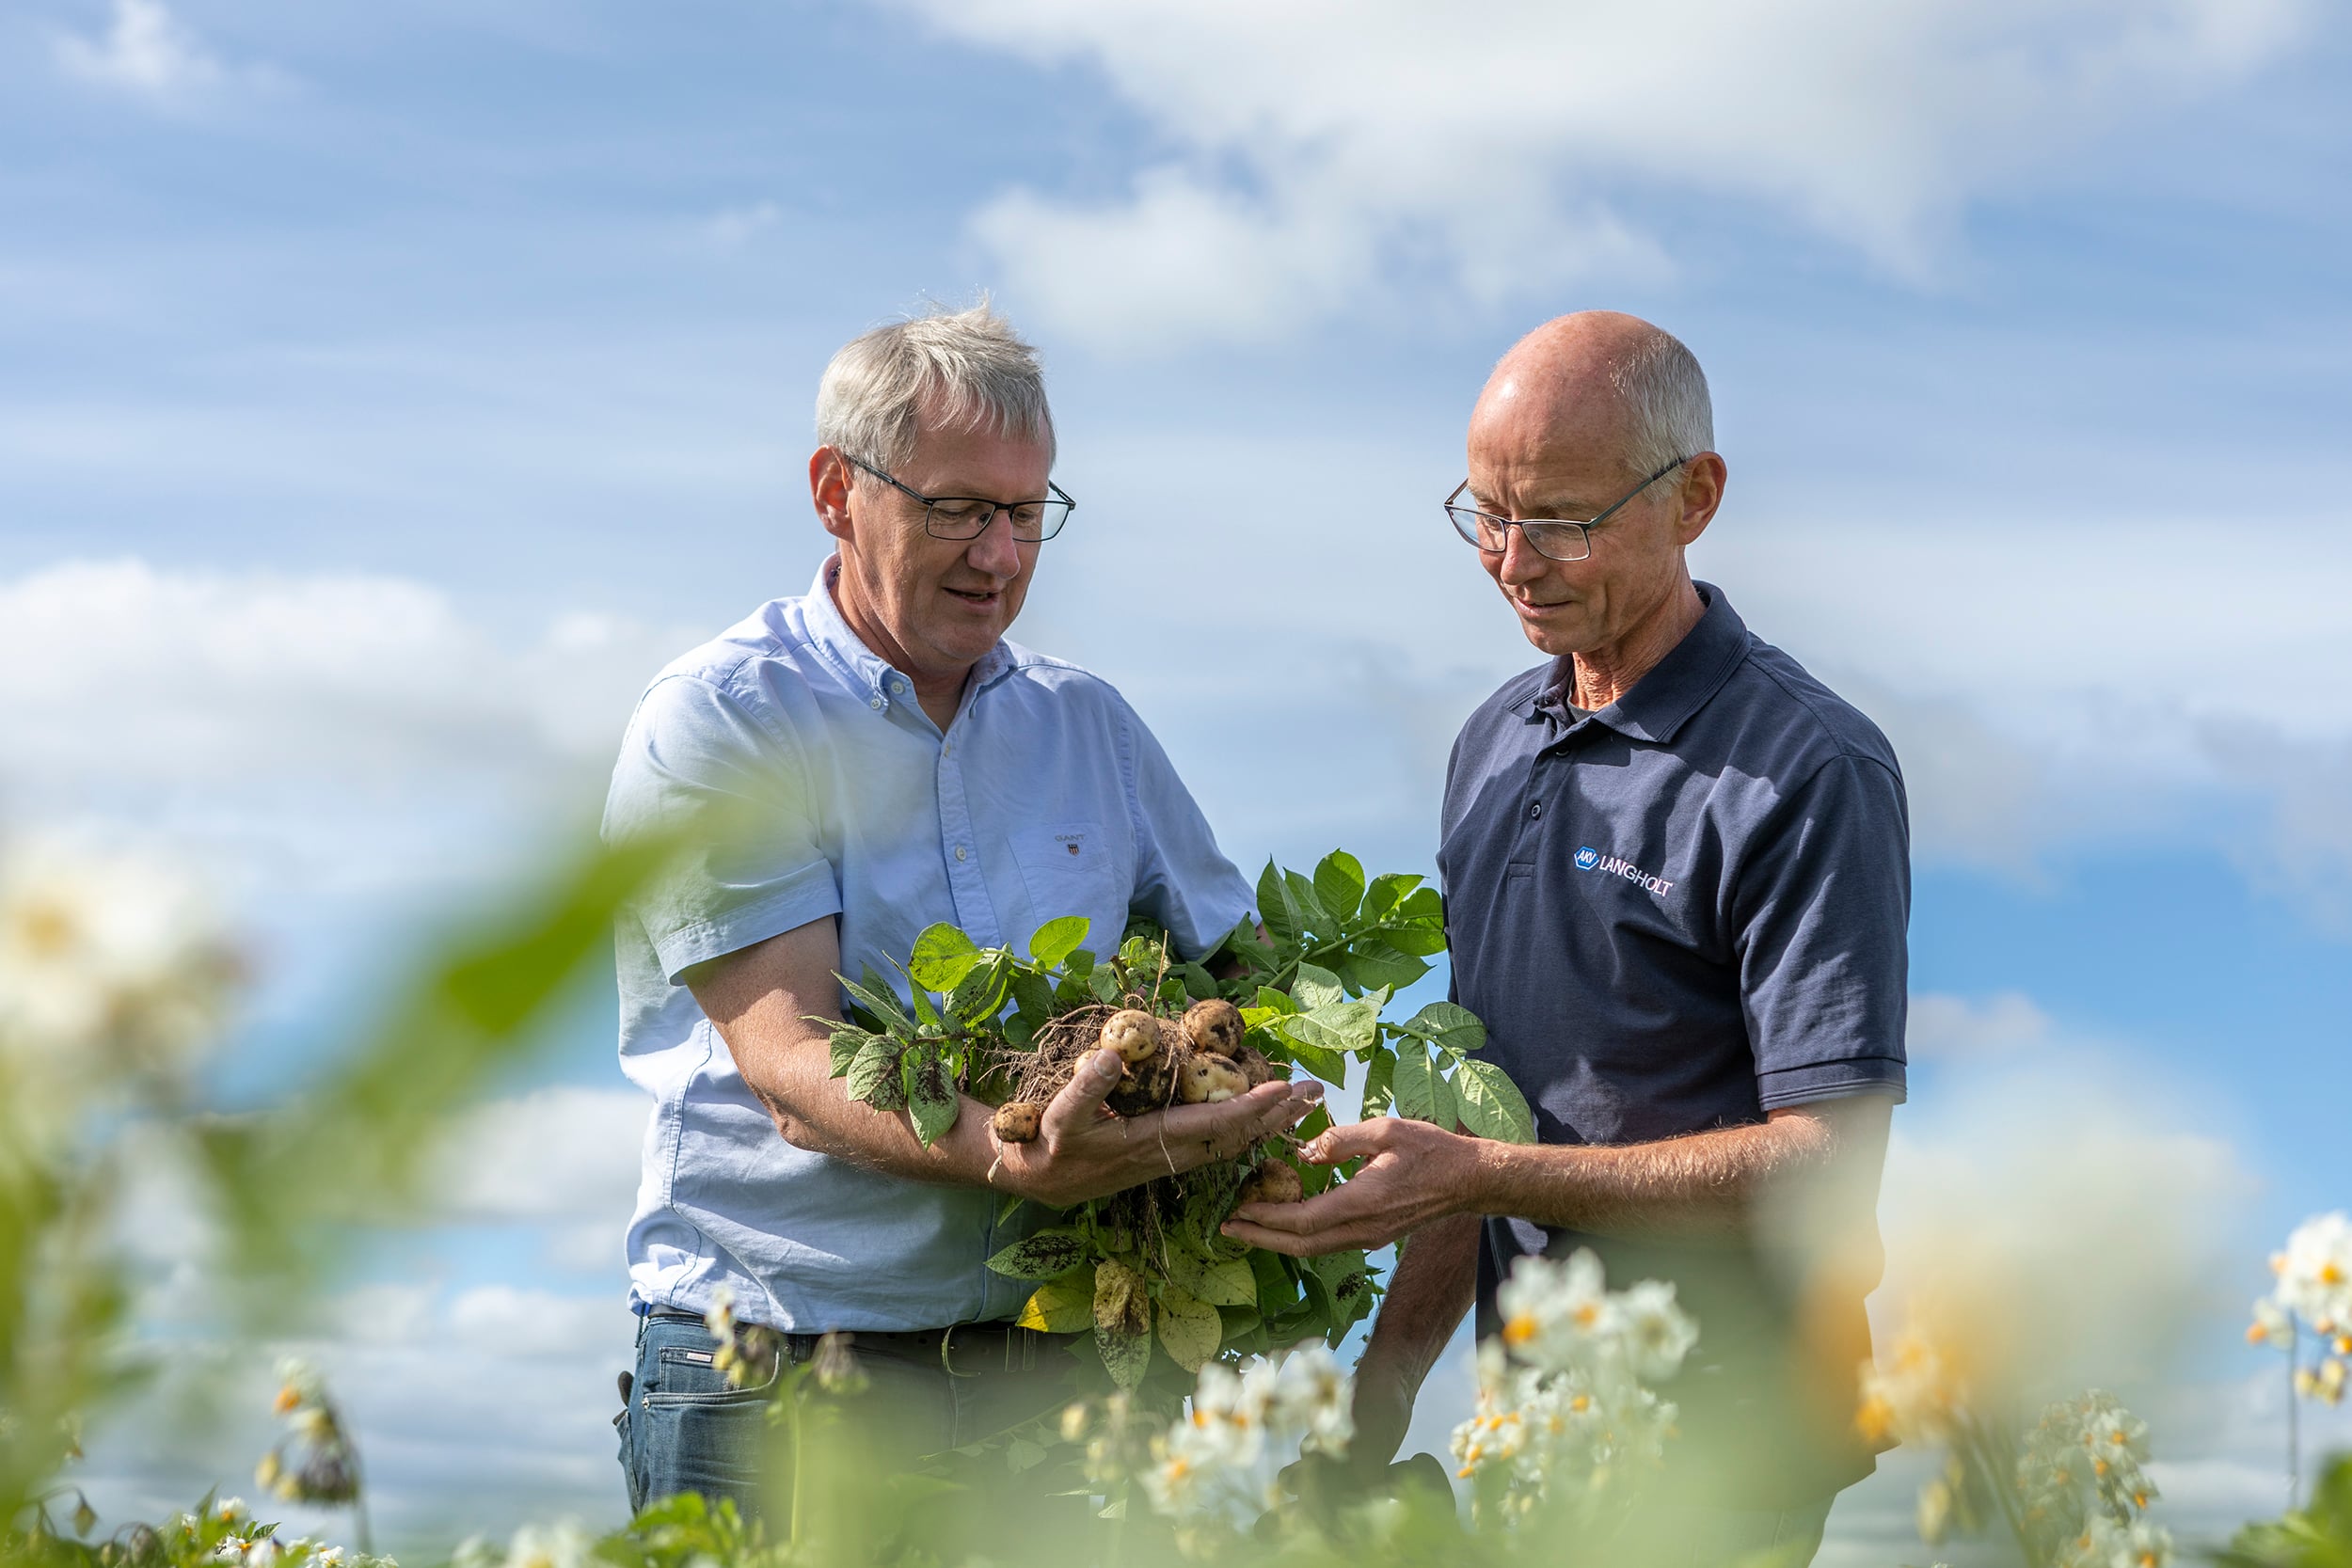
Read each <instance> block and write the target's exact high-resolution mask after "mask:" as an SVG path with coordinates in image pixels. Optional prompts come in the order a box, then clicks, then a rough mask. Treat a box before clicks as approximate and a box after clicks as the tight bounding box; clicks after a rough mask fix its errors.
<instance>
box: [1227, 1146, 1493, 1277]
mask: <svg viewBox="0 0 2352 1568" xmlns="http://www.w3.org/2000/svg"><path fill="white" fill-rule="evenodd" d="M1479 1151H1480V1144H1479V1140H1478V1139H1476V1138H1466V1137H1463V1136H1461V1135H1460V1134H1458V1133H1454V1132H1444V1131H1442V1130H1441V1129H1439V1128H1437V1127H1434V1126H1432V1125H1430V1124H1429V1123H1428V1122H1425V1121H1408V1120H1406V1118H1404V1117H1373V1118H1372V1119H1371V1120H1369V1121H1359V1122H1357V1123H1356V1124H1355V1125H1353V1126H1351V1127H1334V1128H1332V1129H1331V1130H1330V1131H1329V1132H1325V1133H1324V1134H1323V1135H1322V1136H1320V1137H1318V1138H1316V1139H1315V1140H1314V1141H1313V1142H1312V1143H1311V1144H1309V1145H1308V1146H1307V1147H1306V1148H1305V1149H1304V1150H1303V1151H1302V1152H1303V1153H1304V1154H1305V1156H1306V1158H1307V1159H1308V1160H1310V1161H1311V1162H1312V1163H1313V1164H1318V1165H1336V1164H1340V1163H1341V1162H1343V1161H1346V1160H1353V1159H1355V1158H1357V1157H1358V1156H1359V1155H1362V1156H1368V1158H1366V1159H1365V1161H1364V1165H1363V1168H1362V1169H1360V1170H1359V1171H1358V1172H1357V1173H1356V1174H1355V1175H1354V1176H1353V1177H1351V1178H1349V1179H1348V1180H1345V1181H1343V1182H1341V1183H1340V1184H1339V1185H1337V1186H1335V1187H1332V1188H1330V1189H1329V1190H1328V1191H1327V1192H1324V1193H1321V1194H1318V1195H1317V1196H1313V1197H1311V1198H1309V1199H1307V1201H1306V1202H1304V1203H1245V1204H1243V1205H1242V1206H1241V1207H1240V1208H1238V1209H1236V1210H1234V1211H1233V1217H1232V1219H1230V1220H1228V1221H1226V1222H1225V1234H1226V1235H1228V1236H1231V1237H1232V1239H1233V1240H1235V1241H1237V1242H1247V1243H1249V1244H1250V1245H1251V1246H1260V1247H1265V1248H1267V1249H1268V1250H1270V1251H1274V1252H1286V1253H1289V1254H1290V1255H1291V1256H1292V1257H1294V1258H1313V1257H1318V1256H1320V1255H1322V1254H1324V1253H1327V1252H1341V1251H1344V1250H1346V1249H1347V1248H1350V1247H1363V1248H1365V1249H1366V1250H1370V1249H1371V1248H1374V1247H1382V1246H1386V1245H1388V1244H1389V1243H1391V1242H1393V1241H1395V1240H1396V1239H1397V1238H1398V1237H1399V1236H1402V1235H1404V1234H1406V1232H1407V1231H1410V1230H1413V1229H1416V1228H1418V1227H1421V1226H1422V1225H1424V1224H1426V1223H1428V1222H1429V1221H1431V1220H1434V1219H1438V1218H1441V1217H1443V1216H1444V1215H1447V1214H1451V1213H1455V1212H1461V1211H1464V1210H1472V1211H1475V1210H1476V1209H1477V1207H1478V1205H1477V1203H1476V1201H1475V1198H1474V1196H1473V1179H1474V1177H1475V1176H1476V1173H1477V1169H1478V1164H1479Z"/></svg>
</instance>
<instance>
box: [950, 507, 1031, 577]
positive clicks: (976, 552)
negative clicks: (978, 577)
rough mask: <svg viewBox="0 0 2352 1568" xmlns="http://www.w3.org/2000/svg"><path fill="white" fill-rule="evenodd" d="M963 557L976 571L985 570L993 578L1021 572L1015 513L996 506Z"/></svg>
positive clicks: (1015, 574)
mask: <svg viewBox="0 0 2352 1568" xmlns="http://www.w3.org/2000/svg"><path fill="white" fill-rule="evenodd" d="M963 559H964V562H965V563H966V564H968V565H969V566H970V567H971V568H972V569H973V570H974V571H976V572H986V573H987V574H988V575H989V576H990V577H993V578H1009V577H1015V576H1018V575H1019V573H1020V571H1021V546H1020V545H1019V544H1018V543H1017V542H1016V541H1015V540H1014V539H1013V536H1012V514H1011V513H1009V512H1007V511H1005V510H1004V509H1003V508H1002V507H999V508H997V510H996V514H995V515H994V516H993V517H991V518H989V520H988V526H987V527H986V528H984V529H982V530H980V531H979V533H978V534H977V535H976V536H975V537H974V539H973V541H972V543H971V545H970V546H968V547H966V548H965V550H964V552H963Z"/></svg>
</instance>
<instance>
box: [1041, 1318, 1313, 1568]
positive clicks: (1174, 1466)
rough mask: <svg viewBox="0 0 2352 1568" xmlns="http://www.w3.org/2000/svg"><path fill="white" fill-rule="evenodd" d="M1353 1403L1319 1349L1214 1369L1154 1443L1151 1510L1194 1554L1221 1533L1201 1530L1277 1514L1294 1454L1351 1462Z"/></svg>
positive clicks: (1147, 1486)
mask: <svg viewBox="0 0 2352 1568" xmlns="http://www.w3.org/2000/svg"><path fill="white" fill-rule="evenodd" d="M1354 1400H1355V1380H1354V1379H1352V1378H1351V1377H1349V1376H1348V1375H1347V1374H1346V1373H1345V1372H1343V1371H1341V1370H1340V1368H1339V1363H1338V1362H1337V1361H1335V1360H1334V1359H1333V1358H1332V1355H1331V1353H1330V1351H1329V1350H1328V1349H1327V1348H1326V1347H1324V1346H1323V1345H1320V1344H1310V1345H1303V1346H1301V1347H1299V1348H1298V1349H1296V1350H1294V1351H1292V1352H1291V1353H1290V1354H1287V1355H1285V1356H1283V1357H1282V1358H1281V1359H1280V1360H1279V1361H1272V1360H1263V1359H1261V1360H1255V1361H1252V1362H1250V1363H1248V1365H1247V1366H1245V1367H1243V1368H1242V1369H1241V1370H1238V1371H1237V1370H1234V1369H1233V1368H1232V1367H1229V1366H1226V1365H1224V1364H1222V1363H1220V1362H1215V1361H1212V1362H1210V1363H1209V1364H1208V1365H1207V1366H1205V1367H1202V1368H1201V1369H1200V1384H1199V1386H1197V1387H1196V1389H1195V1390H1194V1393H1193V1396H1192V1407H1191V1409H1190V1410H1188V1411H1186V1412H1185V1413H1184V1414H1183V1415H1181V1416H1179V1417H1177V1418H1176V1420H1175V1422H1174V1423H1173V1424H1172V1425H1170V1426H1169V1428H1168V1431H1167V1432H1166V1433H1164V1434H1161V1435H1157V1436H1155V1437H1153V1438H1152V1444H1151V1463H1150V1465H1148V1467H1146V1468H1145V1469H1144V1470H1143V1485H1144V1490H1145V1492H1146V1493H1147V1494H1148V1495H1149V1496H1150V1497H1151V1499H1152V1507H1153V1508H1154V1509H1156V1510H1158V1511H1159V1512H1160V1513H1165V1514H1169V1515H1172V1516H1174V1517H1176V1518H1178V1519H1179V1520H1182V1521H1184V1522H1185V1524H1186V1527H1187V1528H1186V1529H1185V1530H1184V1531H1183V1532H1180V1538H1181V1539H1183V1540H1184V1542H1185V1544H1186V1545H1187V1546H1188V1548H1190V1549H1193V1550H1195V1551H1198V1550H1200V1549H1203V1548H1205V1546H1206V1545H1207V1544H1209V1541H1210V1538H1211V1536H1212V1535H1213V1534H1214V1533H1215V1529H1214V1528H1202V1527H1231V1528H1247V1527H1248V1524H1249V1523H1250V1522H1251V1521H1252V1520H1253V1519H1254V1518H1255V1517H1256V1515H1257V1513H1259V1512H1260V1511H1261V1510H1270V1509H1274V1508H1277V1507H1279V1506H1280V1503H1281V1500H1282V1499H1281V1485H1280V1481H1279V1474H1278V1471H1279V1466H1280V1465H1283V1464H1285V1463H1287V1462H1288V1461H1289V1460H1290V1458H1291V1457H1292V1455H1293V1453H1294V1452H1297V1451H1304V1452H1308V1453H1322V1454H1328V1455H1330V1456H1332V1457H1333V1458H1339V1457H1343V1456H1344V1455H1345V1454H1346V1452H1347V1445H1348V1441H1349V1440H1350V1439H1351V1438H1353V1437H1354V1436H1355V1434H1356V1428H1355V1421H1354V1418H1353V1417H1352V1416H1351V1415H1350V1411H1351V1409H1352V1407H1353V1404H1354ZM1073 1424H1076V1423H1075V1418H1073ZM1080 1430H1082V1431H1083V1426H1082V1425H1081V1428H1080Z"/></svg>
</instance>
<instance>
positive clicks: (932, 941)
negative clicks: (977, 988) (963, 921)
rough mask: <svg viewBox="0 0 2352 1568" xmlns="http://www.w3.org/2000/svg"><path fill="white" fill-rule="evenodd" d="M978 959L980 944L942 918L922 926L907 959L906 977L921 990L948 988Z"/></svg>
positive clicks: (967, 972)
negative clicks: (910, 955) (933, 923)
mask: <svg viewBox="0 0 2352 1568" xmlns="http://www.w3.org/2000/svg"><path fill="white" fill-rule="evenodd" d="M979 961H980V944H979V943H978V942H974V941H973V940H972V939H971V938H970V937H968V936H965V935H964V934H963V933H962V932H961V931H960V930H958V929H957V928H956V927H953V926H950V925H948V924H946V922H945V921H942V922H940V923H939V924H937V925H934V926H926V927H923V934H922V935H920V936H918V937H916V938H915V939H914V954H913V956H912V957H910V958H908V959H907V977H908V978H910V979H912V980H913V981H914V983H915V984H916V985H918V986H921V987H922V988H923V989H924V990H936V991H949V990H955V989H956V986H957V985H958V984H959V983H960V982H961V980H962V979H963V977H964V976H965V975H966V974H971V973H972V968H973V966H974V965H975V964H977V963H978V962H979Z"/></svg>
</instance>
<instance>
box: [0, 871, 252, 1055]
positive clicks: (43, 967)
mask: <svg viewBox="0 0 2352 1568" xmlns="http://www.w3.org/2000/svg"><path fill="white" fill-rule="evenodd" d="M239 974H240V966H239V965H238V963H237V960H236V957H235V954H234V952H233V951H232V949H231V948H230V944H229V942H228V941H227V939H226V936H225V934H224V930H223V927H222V926H221V924H220V921H219V916H218V913H217V911H215V909H214V908H213V906H212V905H211V904H210V903H209V902H208V901H207V900H206V899H205V898H204V897H203V896H202V895H200V894H199V891H198V889H197V886H196V884H195V883H194V882H193V881H192V880H190V879H188V878H187V877H185V876H184V875H183V874H182V873H181V872H180V871H178V870H177V869H175V868H173V867H171V866H168V865H166V864H164V863H160V862H157V861H153V860H150V859H146V858H142V857H139V856H136V855H132V854H128V853H120V852H100V851H92V850H85V849H80V848H76V847H69V846H68V845H67V844H65V843H63V842H62V841H49V840H41V841H25V842H20V843H17V844H15V845H12V846H9V847H6V848H5V849H0V1056H12V1057H14V1058H15V1059H16V1061H17V1062H18V1063H20V1064H22V1068H23V1069H24V1070H28V1071H34V1072H39V1073H41V1074H42V1075H44V1076H48V1077H52V1078H58V1077H64V1076H67V1075H71V1076H72V1077H73V1078H74V1079H77V1080H84V1081H87V1082H91V1083H97V1084H101V1085H108V1084H111V1083H113V1082H115V1081H116V1080H117V1079H118V1076H119V1074H120V1073H122V1072H124V1071H126V1070H128V1071H131V1072H135V1073H150V1074H167V1073H170V1072H172V1071H174V1070H175V1069H178V1068H180V1067H181V1066H183V1064H184V1063H185V1061H186V1059H187V1058H188V1057H189V1055H191V1054H192V1053H194V1052H195V1051H197V1050H198V1049H199V1047H201V1046H203V1045H204V1044H206V1043H207V1042H208V1041H209V1040H210V1039H211V1038H212V1037H213V1036H214V1035H215V1033H216V1032H217V1031H218V1029H219V1027H220V1025H221V1022H222V1020H223V1018H224V1016H225V1015H226V1013H227V1010H228V1005H229V1002H230V995H231V993H232V991H233V990H234V988H235V985H236V982H237V980H238V978H239ZM93 1057H94V1058H96V1059H93Z"/></svg>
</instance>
